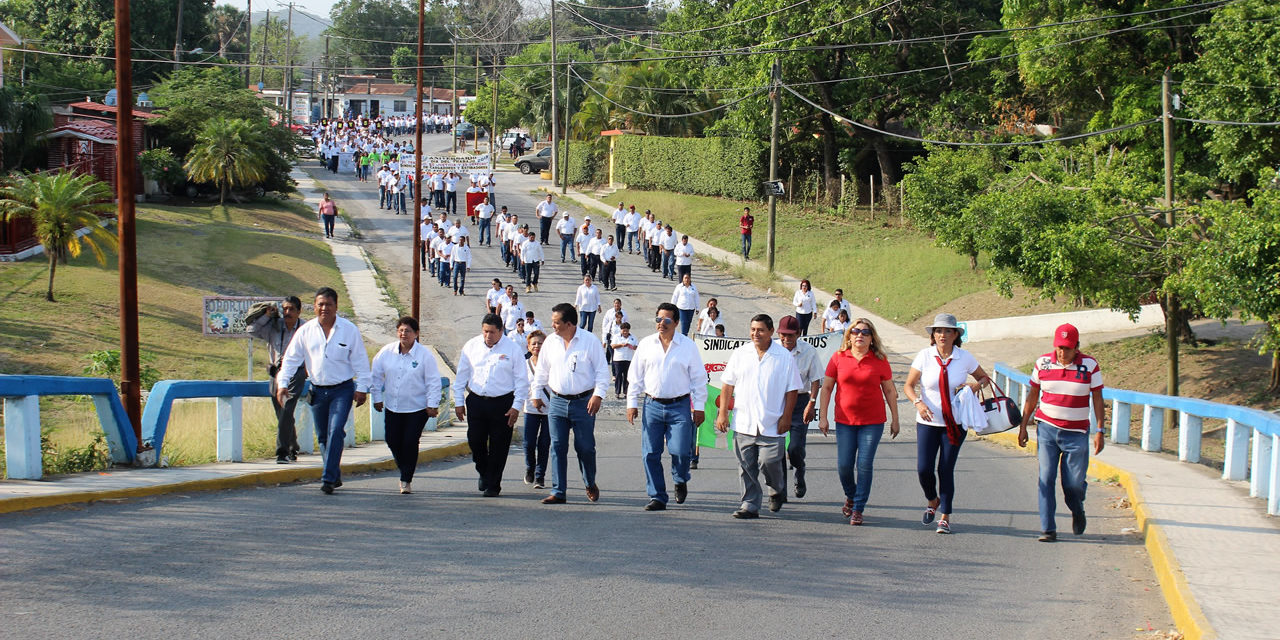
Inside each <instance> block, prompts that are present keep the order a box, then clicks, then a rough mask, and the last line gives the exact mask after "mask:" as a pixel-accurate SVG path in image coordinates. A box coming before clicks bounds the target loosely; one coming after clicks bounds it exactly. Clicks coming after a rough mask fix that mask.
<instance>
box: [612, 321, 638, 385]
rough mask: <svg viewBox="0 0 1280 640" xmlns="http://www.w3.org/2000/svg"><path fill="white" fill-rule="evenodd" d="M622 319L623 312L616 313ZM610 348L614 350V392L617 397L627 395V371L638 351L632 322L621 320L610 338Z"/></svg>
mask: <svg viewBox="0 0 1280 640" xmlns="http://www.w3.org/2000/svg"><path fill="white" fill-rule="evenodd" d="M616 315H618V316H619V319H621V314H616ZM609 342H610V344H609V348H610V350H612V352H613V360H612V361H611V362H610V363H609V364H610V365H611V366H612V367H613V393H614V395H615V396H616V397H617V399H619V400H622V399H623V398H625V397H627V389H628V388H630V386H629V385H628V384H627V371H628V370H629V369H630V368H631V360H632V358H633V357H634V356H635V353H636V344H637V340H636V337H635V336H633V335H631V323H630V322H621V321H620V322H619V323H618V330H617V332H615V333H614V334H612V337H611V338H609Z"/></svg>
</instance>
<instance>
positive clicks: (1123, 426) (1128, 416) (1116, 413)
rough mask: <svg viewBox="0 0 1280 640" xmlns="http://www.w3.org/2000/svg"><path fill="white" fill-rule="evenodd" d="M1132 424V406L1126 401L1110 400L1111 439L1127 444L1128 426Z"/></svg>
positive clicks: (1117, 442)
mask: <svg viewBox="0 0 1280 640" xmlns="http://www.w3.org/2000/svg"><path fill="white" fill-rule="evenodd" d="M1132 424H1133V407H1132V406H1130V404H1129V403H1128V402H1120V401H1119V400H1112V401H1111V441H1112V442H1114V443H1116V444H1129V427H1130V425H1132Z"/></svg>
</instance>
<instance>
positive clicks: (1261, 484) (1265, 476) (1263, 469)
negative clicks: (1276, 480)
mask: <svg viewBox="0 0 1280 640" xmlns="http://www.w3.org/2000/svg"><path fill="white" fill-rule="evenodd" d="M1273 439H1274V438H1272V437H1271V436H1268V435H1266V434H1262V433H1258V432H1257V431H1254V432H1253V465H1252V467H1253V468H1252V469H1250V474H1249V495H1251V496H1253V497H1255V498H1265V497H1267V495H1268V493H1269V492H1270V490H1271V467H1272V464H1271V454H1272V448H1273V443H1272V440H1273Z"/></svg>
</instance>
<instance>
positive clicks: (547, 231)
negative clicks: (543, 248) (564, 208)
mask: <svg viewBox="0 0 1280 640" xmlns="http://www.w3.org/2000/svg"><path fill="white" fill-rule="evenodd" d="M534 213H536V214H537V216H538V222H539V223H540V224H541V225H542V233H540V234H538V236H539V237H541V238H542V244H547V238H548V237H550V235H551V223H552V222H554V221H555V219H556V214H557V213H560V207H557V206H556V203H554V202H552V201H551V194H549V193H548V194H547V199H546V200H544V201H542V202H539V203H538V206H537V208H536V209H535V210H534Z"/></svg>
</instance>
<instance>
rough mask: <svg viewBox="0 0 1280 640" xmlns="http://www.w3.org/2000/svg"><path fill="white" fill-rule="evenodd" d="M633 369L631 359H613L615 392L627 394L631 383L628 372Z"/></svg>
mask: <svg viewBox="0 0 1280 640" xmlns="http://www.w3.org/2000/svg"><path fill="white" fill-rule="evenodd" d="M630 370H631V361H630V360H614V361H613V392H614V393H616V394H618V395H625V394H626V393H627V389H629V388H631V384H630V383H629V382H628V380H627V372H628V371H630Z"/></svg>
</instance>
